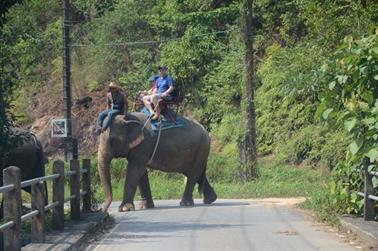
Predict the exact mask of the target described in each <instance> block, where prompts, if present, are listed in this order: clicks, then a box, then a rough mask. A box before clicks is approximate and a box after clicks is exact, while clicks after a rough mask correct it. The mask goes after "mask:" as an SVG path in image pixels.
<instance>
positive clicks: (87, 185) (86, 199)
mask: <svg viewBox="0 0 378 251" xmlns="http://www.w3.org/2000/svg"><path fill="white" fill-rule="evenodd" d="M83 169H84V170H86V171H87V172H85V173H83V186H82V189H83V191H85V192H87V194H85V195H84V196H83V212H84V213H89V212H90V211H91V172H90V171H91V160H90V159H84V160H83Z"/></svg>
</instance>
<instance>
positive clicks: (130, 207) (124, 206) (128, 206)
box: [118, 203, 135, 212]
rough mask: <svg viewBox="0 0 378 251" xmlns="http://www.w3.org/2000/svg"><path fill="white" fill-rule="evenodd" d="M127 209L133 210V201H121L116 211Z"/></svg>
mask: <svg viewBox="0 0 378 251" xmlns="http://www.w3.org/2000/svg"><path fill="white" fill-rule="evenodd" d="M129 211H135V206H134V203H122V204H121V205H120V206H119V207H118V212H129Z"/></svg>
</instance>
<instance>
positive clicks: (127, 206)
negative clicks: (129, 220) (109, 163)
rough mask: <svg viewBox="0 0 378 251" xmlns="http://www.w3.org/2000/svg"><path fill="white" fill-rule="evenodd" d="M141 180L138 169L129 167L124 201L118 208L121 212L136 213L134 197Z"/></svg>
mask: <svg viewBox="0 0 378 251" xmlns="http://www.w3.org/2000/svg"><path fill="white" fill-rule="evenodd" d="M139 180H140V175H139V174H138V169H137V168H136V167H132V165H130V163H129V165H128V167H127V172H126V180H125V186H124V189H123V200H122V203H121V205H120V206H119V208H118V211H119V212H126V211H134V210H135V206H134V196H135V192H136V189H137V186H138V183H139Z"/></svg>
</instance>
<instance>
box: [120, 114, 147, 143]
mask: <svg viewBox="0 0 378 251" xmlns="http://www.w3.org/2000/svg"><path fill="white" fill-rule="evenodd" d="M122 123H123V124H124V125H126V133H127V141H128V144H127V145H128V148H129V150H131V149H133V148H135V147H137V146H138V145H139V144H140V143H142V142H143V140H144V135H143V131H142V126H143V125H142V123H141V122H140V121H138V120H123V121H122Z"/></svg>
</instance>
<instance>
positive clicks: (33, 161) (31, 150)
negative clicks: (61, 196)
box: [0, 129, 47, 197]
mask: <svg viewBox="0 0 378 251" xmlns="http://www.w3.org/2000/svg"><path fill="white" fill-rule="evenodd" d="M14 130H16V129H14ZM16 131H17V132H16V133H18V134H21V135H22V136H21V139H22V142H21V143H20V145H19V146H17V147H16V148H14V149H12V150H11V151H10V152H9V153H8V154H7V155H6V156H5V157H2V159H1V166H0V168H1V173H0V185H2V184H3V169H4V168H7V167H9V166H16V167H18V168H20V169H21V180H29V179H34V178H37V177H41V176H45V163H46V159H45V157H44V154H43V148H42V145H41V143H40V142H39V141H38V139H37V137H36V136H35V135H34V134H32V133H30V132H28V131H24V130H20V129H17V130H16ZM23 189H24V190H25V191H27V192H28V193H30V192H31V187H30V186H28V187H25V188H23ZM46 197H47V190H46Z"/></svg>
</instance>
